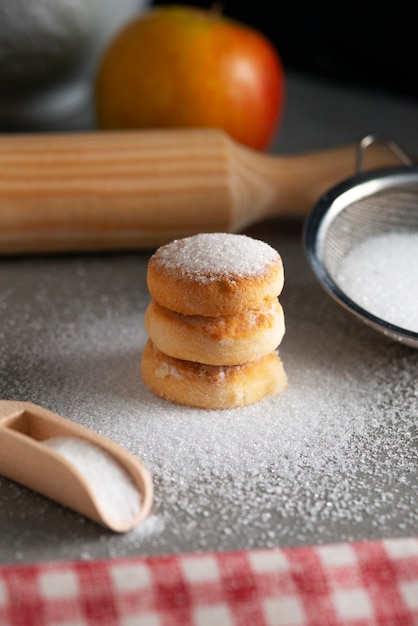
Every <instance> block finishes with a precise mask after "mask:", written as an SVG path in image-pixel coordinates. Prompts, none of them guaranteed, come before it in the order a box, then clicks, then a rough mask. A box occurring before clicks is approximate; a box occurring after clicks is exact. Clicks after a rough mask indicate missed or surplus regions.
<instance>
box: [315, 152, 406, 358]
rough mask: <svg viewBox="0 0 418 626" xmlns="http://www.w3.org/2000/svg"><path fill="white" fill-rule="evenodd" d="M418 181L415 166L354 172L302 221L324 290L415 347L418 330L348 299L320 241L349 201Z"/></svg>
mask: <svg viewBox="0 0 418 626" xmlns="http://www.w3.org/2000/svg"><path fill="white" fill-rule="evenodd" d="M412 182H416V183H417V184H418V166H415V165H413V164H411V165H410V164H407V166H405V165H403V166H400V167H399V166H398V167H391V168H385V169H379V170H371V171H368V172H357V173H355V174H354V175H353V176H352V177H350V178H347V179H346V180H344V181H342V182H340V183H339V184H337V185H335V186H334V187H333V188H332V189H330V190H329V191H327V192H326V193H325V194H323V195H322V196H321V198H320V199H319V200H318V201H317V203H316V204H315V205H314V207H313V208H312V210H311V212H310V214H309V215H308V217H307V218H306V220H305V224H304V229H303V244H304V249H305V254H306V257H307V259H308V261H309V264H310V266H311V268H312V270H313V272H314V274H315V276H316V278H317V279H318V281H319V283H320V284H321V286H322V287H323V288H324V289H325V291H326V292H327V293H328V295H330V296H331V297H332V299H333V300H335V301H336V302H337V303H338V304H340V305H342V306H343V307H344V308H345V309H346V310H348V311H349V312H351V313H353V314H354V315H355V316H356V317H357V318H359V319H360V320H361V321H363V322H364V323H366V324H367V325H369V326H371V327H373V328H374V329H375V330H378V331H379V332H381V333H383V334H384V335H386V336H388V337H389V338H391V339H394V340H395V341H398V342H400V343H404V344H406V345H409V346H411V347H414V348H418V333H417V332H414V331H411V330H408V329H406V328H402V327H400V326H397V325H395V324H392V323H391V322H387V321H386V320H383V319H381V318H379V317H376V316H375V315H373V314H372V313H370V312H369V311H367V310H366V309H363V308H362V307H361V306H359V305H358V304H357V303H356V302H354V301H353V300H352V299H351V298H349V297H348V296H347V295H346V294H345V293H344V292H343V291H342V290H341V289H340V288H339V287H338V285H337V284H336V283H335V281H334V280H333V278H332V277H331V276H330V274H329V273H328V271H327V269H326V267H325V265H324V263H323V260H322V259H323V255H322V253H323V244H324V240H325V236H326V234H327V231H328V228H329V226H330V224H331V223H332V221H333V220H334V219H335V217H336V216H337V215H338V214H339V213H340V212H341V211H343V210H344V209H345V208H346V207H347V206H348V205H349V204H350V203H352V202H354V201H355V200H357V199H361V198H364V197H366V196H368V195H371V194H372V193H376V192H378V191H383V190H386V189H388V188H393V187H395V186H399V185H406V184H411V183H412Z"/></svg>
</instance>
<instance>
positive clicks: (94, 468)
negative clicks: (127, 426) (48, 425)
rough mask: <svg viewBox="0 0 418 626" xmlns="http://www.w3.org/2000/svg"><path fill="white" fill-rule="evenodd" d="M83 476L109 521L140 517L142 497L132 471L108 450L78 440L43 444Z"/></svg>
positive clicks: (72, 439) (53, 440)
mask: <svg viewBox="0 0 418 626" xmlns="http://www.w3.org/2000/svg"><path fill="white" fill-rule="evenodd" d="M43 443H44V444H45V445H47V446H48V447H50V448H53V449H54V450H55V451H56V452H58V453H59V454H61V455H62V456H63V457H64V458H65V459H66V460H67V461H69V462H70V463H72V464H73V465H74V466H75V468H76V469H77V470H78V471H79V472H80V473H81V474H82V476H83V478H84V479H85V481H86V482H87V484H88V486H89V487H90V488H91V490H92V492H93V495H94V497H95V500H96V502H97V505H98V507H99V508H100V510H101V512H102V514H103V515H104V516H105V517H106V518H111V519H113V520H115V521H116V522H118V523H125V522H129V521H130V520H132V519H134V518H135V517H137V515H139V513H140V510H141V494H140V492H139V490H138V488H137V487H136V485H135V484H134V482H133V480H132V478H131V477H130V476H129V474H128V472H127V471H126V470H125V469H124V468H123V467H122V465H121V464H120V463H119V462H118V461H117V460H115V459H114V458H113V457H112V456H111V455H110V454H109V453H108V452H106V450H103V449H102V448H100V447H99V446H96V445H95V444H93V443H91V442H89V441H86V440H84V439H81V438H78V437H51V438H50V439H46V440H44V441H43Z"/></svg>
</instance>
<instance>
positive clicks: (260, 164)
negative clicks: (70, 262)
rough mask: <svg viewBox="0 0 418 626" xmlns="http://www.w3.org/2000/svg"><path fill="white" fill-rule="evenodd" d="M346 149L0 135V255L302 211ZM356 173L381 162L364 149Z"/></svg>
mask: <svg viewBox="0 0 418 626" xmlns="http://www.w3.org/2000/svg"><path fill="white" fill-rule="evenodd" d="M356 156H357V146H347V147H341V148H335V149H334V148H333V149H326V150H323V151H319V152H309V153H304V154H300V155H290V156H273V155H271V154H265V153H258V152H255V151H253V150H250V149H247V148H245V147H243V146H241V145H240V144H238V143H236V142H235V141H233V140H231V139H230V138H229V137H227V136H226V135H225V134H224V133H222V132H221V131H217V130H200V129H193V130H161V131H160V130H156V131H129V132H115V131H109V132H99V131H98V132H86V133H63V134H39V135H3V136H2V137H0V254H21V253H34V252H54V253H56V252H70V251H82V250H83V251H98V250H117V249H119V250H123V249H152V248H155V247H157V246H159V245H162V244H163V243H166V242H168V241H170V240H172V239H175V238H178V237H184V236H187V235H192V234H195V233H197V232H212V231H219V232H239V231H242V230H243V229H244V228H245V227H247V226H249V225H251V224H253V223H255V222H257V221H260V220H263V219H265V218H268V217H272V216H279V215H289V216H290V215H294V216H304V215H306V214H307V213H308V212H309V210H310V209H311V207H312V206H313V205H314V203H315V202H316V201H317V200H318V199H319V198H320V196H321V195H322V194H323V193H324V192H325V191H326V190H328V189H329V188H330V187H332V186H333V185H335V184H336V183H337V182H339V181H340V180H342V179H344V178H347V177H349V176H351V175H353V174H354V171H355V163H356ZM367 160H368V162H367V164H366V165H367V167H366V168H365V169H369V168H377V167H383V166H387V165H392V164H393V163H394V162H396V157H394V156H393V155H392V154H391V153H390V152H389V151H388V150H386V149H385V148H384V147H376V148H373V150H371V151H370V155H368V157H367Z"/></svg>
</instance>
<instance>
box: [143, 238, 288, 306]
mask: <svg viewBox="0 0 418 626" xmlns="http://www.w3.org/2000/svg"><path fill="white" fill-rule="evenodd" d="M147 283H148V289H149V292H150V294H151V296H152V297H153V298H154V299H155V300H156V301H157V302H158V303H159V304H160V305H161V306H164V307H165V308H167V309H170V310H171V311H176V312H177V313H182V314H183V315H202V316H204V317H216V316H218V315H235V314H237V313H241V312H242V311H247V310H255V309H261V308H262V307H264V306H266V305H268V304H269V303H271V302H272V301H273V300H274V299H275V298H277V296H278V295H279V294H280V292H281V291H282V288H283V283H284V272H283V263H282V259H281V257H280V255H279V253H278V252H277V251H276V250H275V249H274V248H272V247H271V246H270V245H269V244H267V243H265V242H264V241H260V240H258V239H253V238H252V237H247V236H246V235H237V234H231V233H202V234H199V235H193V236H191V237H185V238H184V239H176V240H174V241H172V242H171V243H168V244H167V245H165V246H161V247H160V248H158V250H156V252H155V253H154V254H153V255H152V257H151V258H150V260H149V262H148V274H147Z"/></svg>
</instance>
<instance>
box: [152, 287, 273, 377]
mask: <svg viewBox="0 0 418 626" xmlns="http://www.w3.org/2000/svg"><path fill="white" fill-rule="evenodd" d="M145 329H146V331H147V333H148V335H149V337H150V339H152V342H153V343H154V345H155V346H156V347H157V348H158V349H159V350H161V351H162V352H165V353H166V354H168V355H170V356H172V357H176V358H177V359H185V360H188V361H197V362H199V363H205V364H207V365H238V364H241V363H245V362H247V361H257V360H258V359H260V358H261V357H262V356H264V355H265V354H268V353H269V352H272V351H273V350H275V349H276V348H277V347H278V345H279V344H280V342H281V340H282V338H283V335H284V332H285V322H284V314H283V309H282V307H281V305H280V304H279V302H278V300H277V299H275V300H273V301H272V302H271V303H269V304H268V305H265V306H264V307H263V308H261V309H257V310H255V311H254V310H249V311H242V312H241V313H237V314H235V315H221V316H217V317H203V316H201V315H182V314H181V313H175V312H173V311H170V310H169V309H166V308H165V307H162V306H160V305H159V304H158V303H157V302H156V301H155V300H152V301H151V303H150V304H149V306H148V308H147V311H146V313H145Z"/></svg>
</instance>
